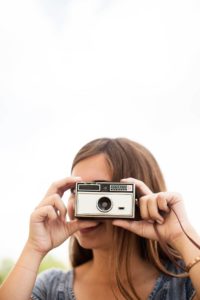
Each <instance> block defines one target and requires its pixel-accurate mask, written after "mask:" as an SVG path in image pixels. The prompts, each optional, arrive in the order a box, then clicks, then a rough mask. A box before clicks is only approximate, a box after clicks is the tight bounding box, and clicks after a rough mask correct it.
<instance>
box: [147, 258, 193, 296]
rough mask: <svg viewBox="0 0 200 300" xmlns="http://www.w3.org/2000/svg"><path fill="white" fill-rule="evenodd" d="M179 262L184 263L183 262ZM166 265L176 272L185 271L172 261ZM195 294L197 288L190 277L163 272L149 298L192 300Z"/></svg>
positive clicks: (169, 269)
mask: <svg viewBox="0 0 200 300" xmlns="http://www.w3.org/2000/svg"><path fill="white" fill-rule="evenodd" d="M178 263H179V264H181V265H182V262H178ZM166 267H167V269H168V271H170V272H173V273H175V274H180V273H182V272H183V271H182V270H181V269H177V267H176V266H175V265H174V264H173V263H172V262H167V263H166ZM194 295H195V290H194V287H193V285H192V281H191V279H190V278H189V277H183V278H180V277H175V276H170V275H165V274H161V275H160V277H159V278H158V279H157V282H156V285H155V287H154V290H153V291H152V293H151V295H150V297H149V300H158V299H163V300H171V299H182V300H192V299H194V298H193V297H194Z"/></svg>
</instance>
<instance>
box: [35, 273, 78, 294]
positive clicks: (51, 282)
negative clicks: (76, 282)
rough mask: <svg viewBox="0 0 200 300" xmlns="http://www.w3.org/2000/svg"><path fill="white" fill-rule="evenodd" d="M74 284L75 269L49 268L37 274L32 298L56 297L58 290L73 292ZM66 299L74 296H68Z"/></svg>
mask: <svg viewBox="0 0 200 300" xmlns="http://www.w3.org/2000/svg"><path fill="white" fill-rule="evenodd" d="M72 285H73V270H70V271H68V272H64V271H62V270H59V269H49V270H47V271H44V272H42V273H40V274H39V275H38V276H37V279H36V282H35V286H34V288H33V291H32V297H31V299H33V300H37V299H41V300H45V299H48V300H50V299H56V297H57V296H56V295H57V294H58V292H59V291H63V290H64V289H65V291H66V290H67V292H69V294H71V291H72ZM66 299H69V300H71V299H73V298H70V297H68V298H66Z"/></svg>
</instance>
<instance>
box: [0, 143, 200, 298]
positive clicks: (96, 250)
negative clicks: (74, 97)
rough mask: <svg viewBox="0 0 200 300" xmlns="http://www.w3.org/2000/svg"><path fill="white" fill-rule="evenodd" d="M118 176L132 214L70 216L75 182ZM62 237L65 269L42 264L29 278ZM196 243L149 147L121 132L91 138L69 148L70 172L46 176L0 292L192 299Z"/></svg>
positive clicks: (196, 291) (199, 294)
mask: <svg viewBox="0 0 200 300" xmlns="http://www.w3.org/2000/svg"><path fill="white" fill-rule="evenodd" d="M121 180H122V181H123V182H127V183H134V184H135V186H136V195H137V199H138V204H137V206H136V215H137V216H136V219H134V220H102V219H101V220H95V221H80V220H77V219H75V218H74V214H73V207H74V200H75V191H74V186H75V183H76V182H81V181H86V182H94V181H114V182H119V181H121ZM68 189H71V195H70V199H69V201H68V205H67V208H66V207H65V205H64V203H63V202H62V196H63V194H64V192H65V191H66V190H68ZM67 214H68V215H69V217H70V219H71V221H69V222H66V215H67ZM187 235H188V236H187ZM70 236H71V249H70V250H71V262H72V266H73V270H71V271H69V272H67V273H65V272H62V271H60V270H48V271H46V272H44V273H43V274H41V275H39V276H38V277H37V279H36V276H37V272H38V268H39V265H40V263H41V261H42V259H43V258H44V256H45V255H46V254H47V253H48V252H49V251H50V250H51V249H53V248H55V247H57V246H59V245H60V244H62V243H63V242H64V241H65V240H66V239H67V238H69V237H70ZM195 243H196V245H195ZM199 244H200V238H199V236H198V235H197V233H196V232H195V230H194V229H193V227H192V226H191V224H190V222H189V220H188V218H187V216H186V213H185V210H184V205H183V200H182V198H181V196H180V195H179V194H176V193H169V192H166V187H165V183H164V180H163V176H162V173H161V171H160V168H159V166H158V164H157V162H156V160H155V159H154V157H153V156H152V154H151V153H150V152H149V151H148V150H147V149H146V148H145V147H143V146H142V145H140V144H138V143H135V142H133V141H130V140H128V139H125V138H117V139H108V138H103V139H97V140H94V141H91V142H90V143H88V144H87V145H85V146H84V147H83V148H82V149H81V150H80V151H79V152H78V154H77V155H76V157H75V159H74V162H73V165H72V177H68V178H66V179H63V180H61V181H58V182H56V183H54V184H53V185H52V186H51V187H50V188H49V190H48V192H47V194H46V195H45V197H44V199H43V200H42V201H41V202H40V204H39V205H38V206H37V208H36V209H35V211H34V212H33V213H32V215H31V219H30V233H29V237H28V240H27V242H26V244H25V247H24V250H23V251H22V254H21V256H20V258H19V260H18V262H17V263H16V266H15V267H14V269H13V270H12V272H11V273H10V275H9V276H8V278H7V280H6V281H5V282H4V284H3V285H2V287H1V289H0V299H2V300H3V299H5V300H10V299H15V300H28V299H42V300H43V299H48V300H51V299H59V300H61V299H63V300H64V299H65V300H72V299H73V300H74V299H76V300H90V299H96V300H98V299H108V300H112V299H119V300H121V299H142V300H143V299H156V300H158V299H166V300H169V299H170V300H171V299H181V300H184V299H200V279H199V274H200V250H199V246H198V245H199ZM185 271H186V272H185ZM35 281H36V282H35Z"/></svg>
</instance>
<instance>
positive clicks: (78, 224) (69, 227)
mask: <svg viewBox="0 0 200 300" xmlns="http://www.w3.org/2000/svg"><path fill="white" fill-rule="evenodd" d="M97 224H98V222H96V221H80V220H77V219H76V220H73V221H70V222H67V223H66V231H67V232H68V235H69V236H70V235H72V234H73V233H75V232H76V231H78V230H80V229H84V228H89V227H95V226H96V225H97Z"/></svg>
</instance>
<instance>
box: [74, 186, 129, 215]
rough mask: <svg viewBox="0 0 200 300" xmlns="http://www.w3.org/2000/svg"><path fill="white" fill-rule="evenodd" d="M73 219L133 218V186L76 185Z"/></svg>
mask: <svg viewBox="0 0 200 300" xmlns="http://www.w3.org/2000/svg"><path fill="white" fill-rule="evenodd" d="M75 217H78V218H123V219H125V218H134V217H135V185H134V184H133V183H122V182H78V183H76V199H75Z"/></svg>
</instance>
